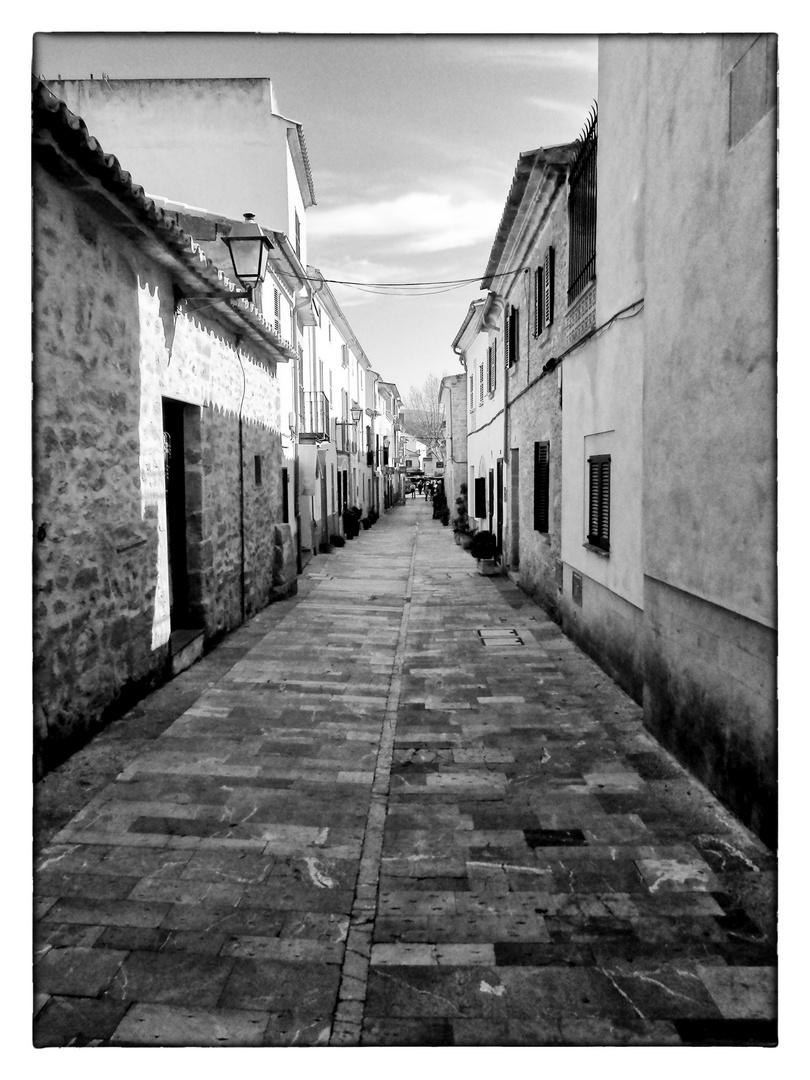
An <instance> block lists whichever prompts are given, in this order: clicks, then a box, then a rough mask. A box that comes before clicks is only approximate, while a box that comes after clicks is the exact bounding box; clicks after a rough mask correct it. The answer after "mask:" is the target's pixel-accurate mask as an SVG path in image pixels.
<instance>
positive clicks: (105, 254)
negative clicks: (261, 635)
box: [33, 166, 295, 773]
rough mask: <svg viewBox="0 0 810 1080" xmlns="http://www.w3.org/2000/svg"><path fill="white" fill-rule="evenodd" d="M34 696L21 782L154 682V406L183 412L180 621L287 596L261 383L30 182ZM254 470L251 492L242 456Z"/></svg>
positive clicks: (250, 608) (136, 258)
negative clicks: (258, 460) (186, 610)
mask: <svg viewBox="0 0 810 1080" xmlns="http://www.w3.org/2000/svg"><path fill="white" fill-rule="evenodd" d="M34 181H35V183H34V197H35V213H34V229H35V235H34V252H35V254H34V264H33V269H34V366H33V383H34V406H33V412H34V416H33V419H34V432H33V458H34V460H33V469H34V506H33V513H34V520H33V528H34V537H35V538H34V552H33V574H34V577H33V586H34V600H33V603H34V693H35V726H36V744H37V762H36V769H37V772H39V773H41V772H44V771H47V769H48V768H50V767H52V766H53V765H54V764H56V763H58V761H59V760H62V759H63V758H64V757H65V756H66V755H67V754H68V753H70V752H71V751H72V750H73V749H75V748H76V747H77V746H78V745H80V744H81V743H82V742H84V741H86V739H87V738H88V737H89V736H90V735H91V734H92V733H93V731H94V730H95V729H96V728H98V727H99V726H100V725H101V724H103V723H104V722H105V720H106V719H107V718H108V717H109V716H110V715H114V713H115V711H116V710H117V709H119V708H121V707H123V706H124V705H125V704H126V703H127V702H129V701H131V700H132V699H133V698H134V697H136V696H138V695H140V694H141V693H143V692H144V691H145V690H147V689H149V688H150V687H151V686H152V685H154V684H155V683H156V682H157V681H159V680H160V679H161V678H162V677H163V675H164V673H165V669H166V662H167V658H168V651H169V639H170V634H171V626H170V621H169V602H168V546H167V536H166V501H165V480H164V457H163V449H164V448H163V418H162V408H163V400H164V398H169V399H174V400H179V401H181V402H184V403H185V409H184V442H185V465H186V469H185V474H186V530H187V550H188V558H189V587H190V608H191V615H192V621H193V622H194V623H195V625H201V626H203V627H204V629H205V633H206V636H207V637H209V638H210V637H214V636H216V635H218V634H220V633H222V632H224V631H226V630H229V629H231V628H233V627H235V626H237V625H238V624H239V623H240V622H241V620H242V617H243V616H242V533H241V519H242V513H241V506H240V469H239V413H240V410H241V413H242V417H243V420H242V459H243V465H244V474H243V475H244V523H245V533H244V535H245V543H244V549H245V550H244V555H245V610H246V614H248V615H249V614H251V613H252V612H254V611H256V610H258V609H259V608H260V607H262V606H263V605H264V604H266V603H267V602H269V600H270V599H271V598H274V597H277V596H279V595H284V594H289V592H290V591H293V590H294V585H295V559H294V553H293V555H292V557H291V554H290V551H291V549H292V546H293V545H292V544H291V538H290V536H289V535H285V533H286V534H289V527H286V526H279V523H280V521H281V516H282V515H281V490H280V483H281V469H282V465H283V460H282V451H281V442H280V436H279V432H278V428H279V424H278V413H279V409H280V396H279V392H278V381H277V379H276V378H275V377H274V374H273V372H272V371H271V370H270V369H269V367H268V366H267V365H266V364H265V363H263V362H262V361H261V359H260V358H259V357H258V356H257V355H255V354H254V353H252V352H251V350H250V349H246V348H245V347H244V345H243V346H242V347H240V348H239V349H237V346H236V342H235V339H233V337H232V336H231V334H230V332H229V331H228V329H227V328H226V327H225V326H224V325H222V324H220V323H218V321H217V319H216V313H215V312H212V311H211V308H210V307H209V308H208V309H207V310H206V312H205V313H203V314H201V315H199V316H197V315H194V316H192V315H189V314H186V313H181V314H179V315H177V316H175V312H174V303H173V299H172V296H173V294H172V282H171V280H170V278H169V277H168V276H167V273H166V272H165V271H164V270H162V269H159V268H157V267H156V266H155V265H152V264H150V262H149V260H148V259H147V258H146V257H145V256H144V255H142V254H141V253H140V252H139V251H138V250H137V249H136V248H135V247H133V246H132V245H131V244H129V243H128V242H127V241H125V240H124V239H123V238H122V236H121V234H120V233H119V232H117V231H116V230H115V229H113V228H112V227H111V226H110V225H108V224H107V223H106V222H105V220H104V218H103V216H102V215H101V214H99V213H98V212H96V211H95V210H92V209H90V208H88V207H87V205H86V204H85V203H83V202H81V201H79V200H77V199H76V198H75V197H74V196H73V195H72V194H70V193H68V192H66V191H65V190H64V189H63V188H62V187H61V186H60V185H59V184H58V183H57V182H56V181H55V180H54V179H53V178H52V177H51V176H50V175H49V174H48V173H46V172H44V171H43V170H41V169H40V168H39V167H38V166H37V167H36V168H35V174H34ZM258 454H260V455H261V457H262V484H261V485H255V482H254V457H255V455H258Z"/></svg>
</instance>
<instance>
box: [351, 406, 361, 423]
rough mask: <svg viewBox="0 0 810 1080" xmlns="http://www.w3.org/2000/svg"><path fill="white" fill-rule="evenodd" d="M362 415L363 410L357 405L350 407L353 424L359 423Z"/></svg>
mask: <svg viewBox="0 0 810 1080" xmlns="http://www.w3.org/2000/svg"><path fill="white" fill-rule="evenodd" d="M362 415H363V410H362V409H361V408H360V406H359V405H352V420H353V421H354V423H355V424H359V423H360V418H361V417H362Z"/></svg>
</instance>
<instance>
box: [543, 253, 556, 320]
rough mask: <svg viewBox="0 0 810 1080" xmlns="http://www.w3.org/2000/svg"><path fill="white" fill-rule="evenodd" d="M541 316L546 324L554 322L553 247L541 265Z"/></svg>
mask: <svg viewBox="0 0 810 1080" xmlns="http://www.w3.org/2000/svg"><path fill="white" fill-rule="evenodd" d="M543 318H544V324H545V325H546V326H551V324H552V323H553V322H554V248H553V247H550V248H549V249H548V251H547V252H546V259H545V263H544V265H543Z"/></svg>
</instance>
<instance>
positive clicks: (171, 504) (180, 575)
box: [163, 398, 189, 631]
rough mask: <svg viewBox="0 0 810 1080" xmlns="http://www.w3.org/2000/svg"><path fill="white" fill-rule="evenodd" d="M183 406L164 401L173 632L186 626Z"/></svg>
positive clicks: (164, 450) (167, 536) (186, 583)
mask: <svg viewBox="0 0 810 1080" xmlns="http://www.w3.org/2000/svg"><path fill="white" fill-rule="evenodd" d="M183 413H184V406H183V404H182V402H180V401H169V400H167V399H165V398H164V400H163V464H164V468H165V472H166V542H167V547H168V551H169V610H170V613H171V628H172V631H174V630H179V629H181V628H183V627H187V626H188V625H189V590H188V546H187V543H186V465H185V463H186V447H185V431H184V428H185V424H184V422H183V421H184V417H183Z"/></svg>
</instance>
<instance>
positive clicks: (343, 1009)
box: [34, 499, 776, 1046]
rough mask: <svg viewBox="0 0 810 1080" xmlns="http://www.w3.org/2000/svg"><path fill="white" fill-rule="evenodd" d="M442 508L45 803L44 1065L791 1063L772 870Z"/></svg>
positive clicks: (210, 670) (313, 578) (126, 725)
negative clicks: (492, 1056)
mask: <svg viewBox="0 0 810 1080" xmlns="http://www.w3.org/2000/svg"><path fill="white" fill-rule="evenodd" d="M431 510H432V508H431V506H430V505H429V504H427V503H425V502H424V501H423V500H421V499H417V500H408V501H407V503H406V504H405V505H404V506H399V507H397V508H395V509H394V510H393V511H391V512H389V513H388V514H386V515H385V516H384V517H382V518H381V519H380V521H379V522H378V523H377V524H376V525H375V526H374V528H373V529H371V530H370V531H368V532H362V533H361V534H360V536H359V537H358V538H357V539H356V540H353V541H350V542H349V543H347V545H346V547H345V548H343V549H338V550H336V551H335V552H334V553H332V554H329V555H325V556H318V557H317V558H315V559H314V560H313V561H312V562H311V563H310V565H309V566H308V568H307V570H306V572H305V573H304V575H303V576H302V578H301V581H300V591H299V594H298V596H296V597H293V598H292V599H290V600H286V601H282V602H280V603H277V604H274V605H272V606H271V607H270V608H268V609H266V611H264V612H263V613H262V614H260V615H259V616H257V617H256V618H255V619H253V620H252V621H251V623H250V624H249V625H248V626H246V627H245V628H243V630H241V631H238V632H237V633H236V634H234V635H232V637H231V638H229V639H226V640H225V641H224V642H223V643H222V644H221V645H220V646H219V647H218V648H217V649H215V650H214V651H213V652H212V653H210V654H209V655H208V656H207V657H205V658H204V659H203V660H202V661H201V662H200V663H199V664H197V665H196V666H195V667H194V668H192V669H191V670H190V671H189V672H186V673H185V674H184V675H181V676H180V677H179V678H178V679H176V680H175V681H174V682H173V683H172V684H169V685H168V686H167V687H164V688H162V689H161V690H159V691H158V692H156V693H155V694H153V695H152V696H151V697H150V698H148V699H146V700H145V701H144V702H142V703H141V704H140V705H138V706H137V707H136V708H135V709H133V710H132V711H131V713H130V714H128V715H127V716H124V717H123V718H122V719H120V720H118V721H116V722H115V723H113V724H112V725H111V727H110V728H109V729H108V730H107V731H106V732H104V733H102V735H100V736H98V737H97V738H96V739H95V740H94V741H93V742H92V743H91V744H90V745H89V746H88V747H86V748H85V749H84V750H82V751H80V752H79V754H77V755H75V757H74V759H72V761H71V762H68V763H67V764H66V765H65V766H63V767H62V769H61V770H56V773H54V774H52V775H51V776H49V777H47V778H46V780H45V781H43V782H42V783H41V784H40V785H39V787H40V792H39V795H38V797H37V800H38V805H37V816H38V825H39V830H40V833H41V835H40V837H39V850H38V852H37V856H36V894H37V895H36V918H37V922H36V924H35V926H36V929H35V950H36V953H35V961H36V966H35V988H36V991H37V1000H36V1007H35V1012H36V1019H35V1036H34V1042H35V1044H36V1045H37V1046H58V1045H66V1044H73V1045H76V1044H78V1045H87V1044H92V1045H108V1044H111V1045H124V1046H132V1045H164V1046H170V1045H175V1046H177V1045H179V1046H206V1045H234V1046H259V1045H267V1046H277V1045H293V1044H294V1045H376V1046H380V1045H382V1046H391V1045H399V1044H410V1045H417V1046H418V1045H422V1046H426V1045H464V1044H467V1045H469V1044H483V1045H528V1046H532V1045H551V1044H561V1045H577V1046H583V1045H616V1044H628V1043H634V1044H636V1043H644V1044H651V1045H670V1044H672V1045H678V1044H688V1045H718V1044H719V1045H737V1046H739V1045H745V1044H750V1045H770V1044H773V1043H774V1042H775V1038H776V1024H775V1015H776V1012H775V955H776V954H775V941H774V934H775V895H774V894H775V859H774V856H773V855H772V854H771V853H770V852H769V851H768V850H767V849H766V848H765V847H764V846H763V845H762V844H761V843H759V841H757V840H756V839H755V838H754V837H753V836H752V834H750V833H749V832H747V831H746V830H745V829H743V828H742V827H741V826H740V825H739V824H738V823H737V822H736V821H735V820H734V819H733V818H732V817H731V815H729V814H728V813H726V812H725V811H724V810H723V809H722V808H721V807H720V805H719V804H718V803H717V802H716V801H715V800H714V799H713V798H712V797H711V796H710V795H709V794H708V793H707V791H706V790H705V789H704V788H703V787H701V786H700V785H699V784H698V783H696V782H695V781H693V780H692V779H691V778H690V777H689V775H688V774H687V773H686V772H685V771H683V770H682V769H681V768H680V767H679V766H678V765H677V764H676V763H675V762H674V760H673V759H672V758H671V757H670V755H669V754H667V753H666V752H664V751H663V750H662V749H661V748H660V747H659V746H658V744H657V743H656V742H655V740H654V739H653V738H652V737H651V736H650V735H648V734H647V733H646V732H645V730H644V729H643V727H642V724H641V710H640V708H639V707H638V706H637V705H636V704H635V703H634V702H632V701H631V700H630V699H629V698H628V697H627V696H626V695H624V694H623V693H622V692H621V691H620V690H619V689H617V688H616V686H615V685H614V684H613V683H612V682H611V681H610V680H609V679H608V678H607V676H605V675H604V674H603V673H602V672H601V671H600V669H599V668H598V667H597V666H596V665H595V664H594V663H593V662H592V661H591V660H590V659H588V658H587V657H585V656H584V654H583V653H582V652H581V651H580V650H579V649H577V648H576V647H575V646H574V645H573V644H572V643H571V642H570V641H569V640H568V639H567V638H566V637H565V636H564V635H563V634H562V632H561V631H560V629H559V628H558V627H557V626H556V625H555V624H554V623H553V622H552V621H551V620H550V619H549V618H548V617H547V616H546V615H545V614H544V613H543V611H542V610H541V609H540V608H539V607H538V606H537V605H535V604H534V603H533V602H532V601H531V600H529V599H528V598H527V597H526V596H525V595H524V594H523V593H522V592H521V591H520V590H519V589H518V588H517V586H516V585H515V584H514V583H513V582H512V581H510V580H509V579H508V578H506V577H484V576H480V575H478V574H477V573H476V564H475V562H474V560H472V559H471V557H470V555H469V554H468V553H466V552H465V551H462V550H461V549H460V548H459V547H457V546H456V545H455V544H454V543H453V535H452V532H451V531H450V530H449V529H447V528H443V527H442V526H441V524H440V523H439V522H438V521H434V520H433V519H432V515H431ZM361 554H362V557H361ZM94 763H96V764H97V768H94ZM71 770H72V772H71ZM105 770H107V771H106V772H105ZM60 774H64V775H63V776H62V779H60ZM79 774H81V775H85V776H95V777H96V780H95V781H94V786H93V787H91V788H88V789H87V796H88V801H86V803H85V804H84V805H82V806H81V807H79V806H78V805H77V804H76V803H75V802H71V800H70V799H69V798H68V797H67V795H65V794H64V790H62V789H60V784H62V785H65V784H67V783H68V781H67V780H65V779H64V777H69V776H71V775H74V776H75V775H79ZM99 776H104V777H106V779H105V782H104V783H100V782H99V781H98V779H97V778H98V777H99ZM74 789H75V790H80V788H77V787H76V785H74ZM74 789H72V790H74ZM60 790H62V796H61V797H57V794H58V793H59V792H60ZM65 790H66V789H65ZM49 792H54V793H57V794H54V795H50V794H49ZM75 797H76V796H75V795H74V796H73V798H75ZM57 804H58V805H57ZM60 806H61V807H62V811H61V812H62V813H63V815H64V807H65V806H68V807H69V808H70V811H69V812H70V815H71V816H70V818H69V820H68V819H65V820H59V819H58V813H59V807H60Z"/></svg>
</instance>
